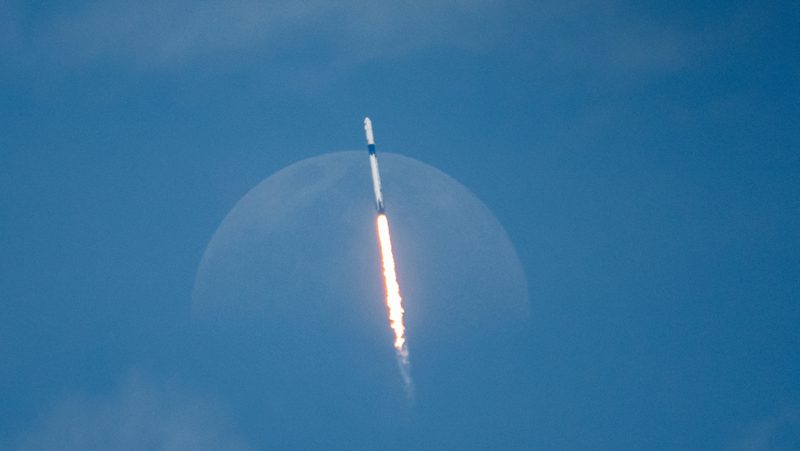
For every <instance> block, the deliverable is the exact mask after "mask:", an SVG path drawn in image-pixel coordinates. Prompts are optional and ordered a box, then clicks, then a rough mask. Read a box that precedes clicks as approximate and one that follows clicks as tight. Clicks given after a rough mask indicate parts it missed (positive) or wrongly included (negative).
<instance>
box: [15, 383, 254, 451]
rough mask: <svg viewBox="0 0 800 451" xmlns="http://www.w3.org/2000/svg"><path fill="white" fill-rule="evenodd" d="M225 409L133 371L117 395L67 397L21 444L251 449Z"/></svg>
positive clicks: (26, 446) (41, 446)
mask: <svg viewBox="0 0 800 451" xmlns="http://www.w3.org/2000/svg"><path fill="white" fill-rule="evenodd" d="M219 412H220V408H219V406H216V405H213V404H212V403H210V402H209V401H207V400H205V399H203V398H200V397H196V396H191V395H188V394H186V393H184V392H182V391H181V390H180V388H179V387H175V386H170V385H159V384H154V383H151V382H148V381H147V380H145V379H144V378H142V377H141V376H139V375H133V376H131V377H129V378H128V379H127V380H126V381H125V382H124V383H123V384H122V385H121V386H120V388H119V389H118V390H117V391H116V392H115V393H113V394H111V395H107V396H96V395H89V394H72V395H68V396H65V397H64V398H63V399H61V400H59V401H58V402H56V403H55V404H54V405H53V406H52V408H51V409H50V410H49V411H48V412H47V413H45V414H44V415H43V416H42V417H41V418H40V419H39V420H38V421H37V422H36V424H34V425H33V427H32V428H31V429H30V430H29V431H28V432H27V433H25V434H24V435H23V436H22V437H20V438H19V440H18V441H17V443H16V449H20V450H23V449H25V450H28V449H164V450H173V449H174V450H216V449H231V450H246V449H249V447H248V446H247V444H246V443H245V442H244V440H243V439H242V438H241V437H240V436H239V435H238V433H237V432H236V430H235V428H234V427H233V424H232V422H231V421H230V420H229V419H228V418H226V417H225V416H223V415H221V414H220V413H219Z"/></svg>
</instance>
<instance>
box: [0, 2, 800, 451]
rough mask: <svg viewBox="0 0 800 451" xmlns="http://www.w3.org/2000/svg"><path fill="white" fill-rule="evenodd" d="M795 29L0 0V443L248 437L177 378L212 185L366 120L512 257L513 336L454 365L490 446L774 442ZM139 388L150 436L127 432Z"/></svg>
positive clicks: (706, 7)
mask: <svg viewBox="0 0 800 451" xmlns="http://www.w3.org/2000/svg"><path fill="white" fill-rule="evenodd" d="M798 23H800V8H799V7H798V6H797V4H796V3H794V2H767V3H764V2H737V1H733V2H617V1H614V2H606V3H603V4H596V3H593V2H583V1H575V2H541V3H537V4H532V3H530V2H516V1H499V2H498V1H493V2H488V1H481V0H464V1H453V2H431V3H430V4H420V5H401V4H388V3H383V2H379V3H375V4H371V5H362V4H360V3H359V2H348V1H345V2H338V3H337V4H336V5H335V6H334V5H329V4H327V3H325V2H315V1H310V2H304V3H303V4H302V5H298V4H296V3H295V2H281V1H276V2H255V1H245V0H241V1H233V2H219V1H211V0H207V1H200V2H187V1H180V0H179V1H166V2H155V1H144V2H122V1H113V0H112V1H108V2H103V3H100V2H62V1H52V2H47V1H28V2H16V1H8V2H3V3H2V4H0V94H2V98H3V101H2V103H0V124H2V125H0V174H1V175H0V190H1V191H2V193H3V195H2V196H0V231H1V233H0V248H2V249H3V251H4V252H3V253H2V256H1V257H0V300H1V301H2V310H0V312H2V313H0V356H2V358H3V362H4V364H3V365H2V369H0V387H2V390H1V391H0V406H2V407H0V446H3V445H7V446H9V447H12V448H13V447H16V446H21V447H25V446H26V444H27V445H29V446H37V444H45V445H40V446H45V447H46V446H47V445H46V444H47V443H53V442H58V441H59V439H60V438H61V437H62V435H63V434H68V433H72V432H70V431H75V430H86V429H93V430H95V429H97V427H92V426H89V425H94V426H96V425H97V423H98V422H102V420H103V419H107V418H119V420H117V422H127V424H131V423H132V424H140V426H139V430H142V431H146V433H142V434H134V436H137V437H138V436H147V437H149V440H153V443H161V444H162V445H163V444H165V443H182V442H175V441H170V440H173V439H172V438H170V437H174V436H175V435H174V434H172V432H174V433H175V434H177V436H179V437H184V436H186V435H192V434H197V433H198V431H199V430H203V431H206V432H207V433H208V434H209V435H208V436H207V437H206V436H203V437H205V438H203V439H202V440H199V441H198V442H197V446H198V447H200V448H203V447H206V448H214V447H216V444H217V443H220V440H222V441H223V442H224V441H226V440H229V437H234V438H233V439H230V440H232V442H236V443H241V444H244V445H247V446H250V447H253V448H263V447H265V446H266V445H267V444H268V440H267V439H265V438H264V437H262V436H258V435H257V434H256V435H254V434H253V433H252V431H253V430H257V429H258V425H259V415H258V412H257V410H254V409H253V408H252V406H242V405H240V404H237V403H238V402H239V401H238V400H237V399H226V397H225V395H224V393H219V392H217V391H215V390H214V387H213V384H205V385H204V383H200V382H196V381H195V379H196V378H195V375H194V374H193V372H192V369H193V368H194V367H192V358H189V357H186V356H187V355H192V349H193V348H192V347H193V346H196V345H197V343H196V342H195V341H193V338H192V337H193V336H194V335H193V334H194V333H195V332H194V330H193V326H192V323H191V321H190V311H191V291H192V286H193V283H194V278H195V273H196V271H197V268H198V265H199V263H200V260H201V258H202V255H203V251H204V249H205V247H206V245H207V244H208V241H209V239H210V238H211V236H212V234H213V233H214V231H215V230H216V228H217V226H218V225H219V224H220V222H221V221H222V220H223V218H224V217H225V215H226V214H227V213H228V211H229V210H230V209H231V208H232V207H233V205H234V204H235V203H236V201H237V200H238V199H239V198H241V197H242V196H243V195H244V194H245V193H246V192H247V191H248V190H250V189H251V188H252V187H254V186H255V185H257V184H258V183H259V182H260V181H261V180H263V179H264V178H265V177H267V176H269V175H270V174H273V173H275V172H276V171H278V170H280V169H282V168H284V167H285V166H287V165H289V164H291V163H294V162H296V161H299V160H302V159H304V158H308V157H312V156H317V155H320V154H323V153H326V152H332V151H337V150H345V149H361V148H362V147H363V136H362V129H361V120H362V118H363V117H364V116H365V115H369V116H370V117H372V118H373V120H374V121H375V127H376V138H377V140H378V142H379V146H381V147H380V148H381V149H384V150H389V151H392V152H396V153H401V154H404V155H407V156H409V157H412V158H415V159H418V160H420V161H423V162H425V163H427V164H430V165H432V166H434V167H436V168H438V169H440V170H442V171H444V172H445V173H447V174H449V175H451V176H452V177H454V178H455V179H457V180H458V181H459V182H461V183H462V184H463V185H465V186H466V187H468V188H469V189H470V190H472V191H473V192H474V193H475V194H476V195H477V196H478V197H479V198H480V199H481V200H482V201H483V202H484V203H485V204H486V205H487V206H488V207H489V208H490V209H491V210H492V211H493V212H494V214H495V215H496V217H497V219H498V220H499V221H500V223H501V224H502V225H503V226H504V227H505V229H506V231H507V232H508V235H509V237H510V239H511V241H512V242H513V243H514V245H515V247H516V251H517V254H518V255H519V258H520V260H521V263H522V266H523V268H524V270H525V273H526V276H527V282H528V286H529V291H530V310H531V316H530V319H529V322H528V325H527V329H526V331H525V333H524V334H523V335H524V336H523V337H521V338H519V339H517V340H516V341H514V342H513V343H512V344H509V345H508V346H507V347H504V348H503V349H495V348H491V347H490V346H488V345H487V346H486V347H485V348H484V349H481V353H484V354H486V355H493V354H498V355H500V354H501V355H504V356H506V358H508V359H511V360H514V361H515V362H516V363H517V364H518V368H519V373H516V375H515V376H514V378H513V381H506V382H507V383H508V384H509V386H512V387H513V388H514V390H515V393H516V394H517V395H518V396H517V397H516V398H515V399H516V402H515V403H514V407H513V409H511V410H513V411H516V412H522V413H523V417H524V419H525V422H526V423H525V424H524V425H523V426H520V427H518V428H516V429H514V430H515V431H516V432H515V433H516V434H518V436H516V437H512V438H513V439H515V441H514V442H513V443H516V444H518V445H519V446H520V447H526V448H538V449H587V448H588V449H781V448H787V447H789V448H791V447H798V446H800V420H798V417H800V384H799V383H798V382H797V381H798V380H800V351H799V349H800V346H798V345H799V344H800V328H798V327H797V324H800V299H799V298H798V292H800V286H799V285H800V284H799V282H798V280H800V277H799V276H800V271H798V270H799V269H800V259H798V245H800V233H798V230H800V223H799V221H798V219H799V218H800V200H798V199H800V189H799V188H800V186H799V185H798V181H797V174H798V173H800V159H798V153H797V151H798V145H799V144H800V137H799V134H798V130H800V123H798V122H799V118H800V115H799V114H798V113H800V112H799V111H798V108H799V106H800V105H799V103H800V87H799V86H798V83H799V82H798V80H800V64H798V63H799V61H798V59H799V58H800V56H799V55H800V33H798V31H797V24H798ZM500 383H501V384H502V383H505V382H503V380H501V381H500ZM473 395H474V393H473ZM140 399H149V400H150V401H147V402H150V404H147V402H145V403H144V404H145V405H155V406H158V407H153V408H148V409H147V411H149V412H160V413H159V415H161V416H163V417H164V418H166V420H165V422H167V423H170V421H169V419H175V418H178V419H179V420H180V421H179V420H175V421H172V423H170V424H177V426H175V427H173V428H172V429H169V431H171V432H170V433H165V432H164V430H163V429H162V428H159V427H157V426H154V425H153V424H152V423H149V422H142V423H137V422H136V421H135V420H132V419H130V418H131V417H128V416H126V415H134V414H135V412H137V409H136V408H134V407H131V406H137V405H141V403H140V404H137V402H138V401H137V400H140ZM476 403H477V404H476V405H477V406H480V403H479V402H478V401H476ZM196 405H201V406H209V407H207V408H205V409H199V412H197V413H196V414H195V415H185V414H182V413H181V412H186V411H190V410H193V409H191V408H188V407H187V406H196ZM484 407H486V408H487V409H489V408H492V409H498V408H499V409H501V410H502V409H503V407H498V406H495V405H492V404H491V403H487V404H486V405H485V406H484ZM509 409H510V408H509ZM514 409H516V410H514ZM131 412H133V413H131ZM506 412H507V414H508V411H506ZM425 415H427V416H426V418H428V419H430V418H435V415H436V412H435V409H434V410H429V411H426V412H425ZM464 415H466V414H464ZM145 416H146V415H145ZM134 417H135V418H139V417H138V416H136V415H134ZM501 417H502V415H501ZM69 418H82V419H83V422H78V421H76V422H74V423H71V422H70V421H67V419H69ZM481 418H483V416H482V417H481ZM467 420H469V418H466V417H465V422H464V423H463V424H471V423H470V422H469V421H467ZM475 421H478V420H477V419H476V420H475ZM111 423H114V422H113V421H112V422H111ZM459 424H461V423H459ZM208 425H212V426H211V427H209V426H208ZM488 428H489V430H492V429H491V427H488ZM112 429H113V428H112ZM65 431H66V432H65ZM521 431H522V432H521ZM450 432H451V433H452V434H454V435H457V433H458V430H453V431H450ZM59 434H61V435H59ZM109 434H111V435H114V434H113V433H111V432H109ZM425 434H429V435H430V436H432V437H433V436H436V437H438V438H441V437H442V436H446V435H442V434H444V433H442V434H439V435H437V434H436V433H434V432H431V431H422V432H420V437H421V438H419V440H421V442H420V443H424V437H426V435H425ZM101 435H102V434H101ZM84 438H85V439H86V440H88V442H85V443H89V445H86V446H91V443H98V442H92V440H101V439H102V440H106V441H105V442H102V443H128V442H126V441H125V440H127V439H128V437H127V436H114V437H112V438H102V437H101V438H96V437H95V438H92V437H88V438H86V437H84ZM114 440H117V441H116V442H114ZM454 440H455V439H454ZM507 443H512V442H507ZM120 446H123V445H120ZM173 446H179V445H173Z"/></svg>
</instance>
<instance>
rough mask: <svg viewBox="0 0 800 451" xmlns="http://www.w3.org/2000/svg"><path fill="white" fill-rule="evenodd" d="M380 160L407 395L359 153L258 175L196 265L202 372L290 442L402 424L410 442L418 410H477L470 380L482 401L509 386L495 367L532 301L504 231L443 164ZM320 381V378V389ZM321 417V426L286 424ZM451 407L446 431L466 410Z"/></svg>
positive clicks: (507, 359)
mask: <svg viewBox="0 0 800 451" xmlns="http://www.w3.org/2000/svg"><path fill="white" fill-rule="evenodd" d="M379 160H380V165H381V176H382V181H383V184H384V186H383V191H384V199H385V202H386V212H387V216H388V218H389V222H390V226H391V231H392V241H393V246H394V252H395V258H396V262H397V274H398V280H399V283H400V288H401V294H402V296H403V303H404V307H405V312H406V313H405V319H406V332H407V338H408V344H409V348H410V354H411V372H412V376H413V377H414V380H415V383H416V386H417V394H416V396H415V398H416V400H415V401H414V403H415V405H414V406H409V405H408V401H407V400H406V399H404V395H403V387H402V382H401V380H400V375H399V373H398V371H397V367H396V363H395V360H394V350H393V348H392V340H393V338H392V337H393V336H392V332H391V330H390V329H389V324H388V319H387V311H386V305H385V299H384V289H383V286H382V283H383V278H382V274H381V267H380V257H379V255H380V254H379V250H378V244H377V237H376V225H375V205H374V199H373V193H372V185H371V179H370V172H369V163H368V159H367V154H366V152H337V153H331V154H326V155H322V156H319V157H314V158H310V159H307V160H303V161H300V162H298V163H296V164H293V165H291V166H288V167H286V168H285V169H283V170H281V171H279V172H277V173H276V174H274V175H272V176H270V177H268V178H267V179H265V180H264V181H263V182H261V183H260V184H259V185H258V186H256V187H255V188H253V189H252V190H251V191H250V192H249V193H247V194H246V195H245V196H244V197H243V198H242V199H241V200H240V201H239V202H238V203H237V204H236V205H235V206H234V208H233V209H232V210H231V211H230V213H229V214H228V215H227V217H226V218H225V219H224V220H223V221H222V224H221V225H220V226H219V228H218V229H217V231H216V232H215V233H214V235H213V237H212V239H211V241H210V243H209V245H208V247H207V249H206V251H205V254H204V256H203V259H202V262H201V264H200V267H199V270H198V273H197V279H196V282H195V287H194V293H193V318H194V321H196V323H197V324H199V325H200V326H201V327H200V330H203V331H204V333H202V334H200V335H199V336H198V340H201V341H204V342H205V343H206V344H205V346H204V349H206V350H207V352H206V353H205V354H204V355H202V356H198V357H199V359H200V360H201V361H202V362H204V363H202V364H201V367H202V369H201V371H203V372H205V373H206V374H207V375H208V378H209V379H208V380H209V384H213V385H214V386H215V387H216V388H218V389H220V390H222V391H226V392H227V393H228V395H233V396H234V397H237V396H238V398H237V399H239V400H240V402H241V403H242V404H243V406H247V407H246V408H244V407H240V409H243V408H244V409H245V411H251V412H252V413H253V414H257V415H261V416H263V417H264V421H265V425H266V426H267V427H265V430H264V431H261V432H262V433H263V434H267V435H269V434H270V433H274V432H275V430H274V429H271V428H270V427H269V425H272V426H273V427H278V426H277V425H281V426H280V428H281V430H282V431H283V432H282V434H281V435H280V437H283V438H286V439H287V440H289V441H288V442H287V443H286V444H287V445H294V444H298V445H299V444H305V445H314V444H322V443H327V444H332V443H339V444H342V445H352V446H356V445H357V443H355V442H347V441H346V442H337V437H338V439H343V437H345V436H346V437H362V438H365V437H369V436H370V435H371V434H372V433H375V434H377V433H378V432H371V431H373V430H375V431H378V430H381V428H385V427H390V426H389V425H395V426H397V425H398V424H405V426H404V428H405V429H407V431H406V432H407V434H406V433H403V437H402V439H404V440H411V439H410V438H409V437H411V436H413V433H412V432H410V429H413V428H414V427H423V426H420V425H417V426H413V424H417V422H418V421H422V420H421V418H425V417H426V414H425V412H426V411H428V412H429V413H430V414H431V415H433V414H434V412H435V411H436V409H440V410H441V409H443V408H444V406H445V405H447V407H446V408H444V412H445V413H446V412H449V411H450V410H452V409H458V410H459V411H460V410H462V409H472V408H477V409H479V408H481V406H480V405H469V403H470V402H473V403H474V401H475V399H473V401H469V400H470V399H472V398H475V396H478V395H476V393H478V392H481V393H482V394H481V395H480V396H484V397H487V399H484V400H483V402H487V401H488V402H489V404H488V405H489V406H496V405H497V404H502V403H503V402H505V401H507V399H506V398H512V397H513V396H514V394H513V393H507V392H506V390H505V388H503V389H498V385H496V384H497V382H499V383H500V384H501V385H500V386H499V387H505V386H506V385H509V384H505V385H503V384H504V381H503V378H504V377H506V376H504V374H506V372H507V371H508V370H509V368H512V367H513V364H512V362H511V361H513V359H514V358H513V355H512V354H513V353H512V352H511V351H508V352H506V351H505V348H507V347H508V346H509V345H508V343H509V340H512V341H513V338H509V337H512V336H513V334H514V333H516V331H518V330H519V329H520V328H521V327H522V326H523V325H524V324H525V321H526V318H527V316H528V314H529V313H528V288H527V284H526V280H525V276H524V273H523V270H522V267H521V265H520V262H519V259H518V257H517V255H516V253H515V251H514V248H513V245H512V244H511V242H510V240H509V238H508V236H507V234H506V233H505V231H504V230H503V228H502V226H501V225H500V224H499V222H498V221H497V220H496V219H495V217H494V216H493V215H492V213H491V212H490V211H489V209H488V208H487V207H486V206H485V205H484V204H483V203H481V202H480V201H479V200H478V199H477V198H476V197H475V196H474V195H473V194H472V193H471V192H470V191H469V190H468V189H467V188H465V187H464V186H463V185H461V184H459V183H458V182H457V181H455V180H454V179H453V178H451V177H449V176H447V175H446V174H444V173H443V172H441V171H439V170H437V169H435V168H433V167H431V166H429V165H426V164H424V163H421V162H419V161H417V160H414V159H411V158H407V157H404V156H400V155H396V154H390V153H380V154H379ZM498 346H499V347H501V348H500V349H499V350H498V348H497V347H498ZM512 347H513V346H512ZM233 350H235V352H233ZM242 355H246V356H247V358H242V357H241V356H242ZM484 366H490V367H491V368H492V369H491V370H488V371H487V368H485V367H484ZM492 378H499V380H496V381H493V382H492V381H490V380H487V379H492ZM321 380H322V381H327V383H326V384H325V385H324V386H326V387H328V389H327V390H322V391H320V389H319V388H318V387H319V386H320V384H319V381H321ZM443 384H444V386H446V387H448V389H447V390H444V391H442V390H441V389H440V387H442V386H443ZM512 385H513V384H512ZM304 387H306V388H304ZM307 387H315V388H313V389H307ZM434 387H436V388H435V389H434ZM480 396H479V397H480ZM465 403H467V404H465ZM479 404H480V403H479ZM434 406H439V407H436V408H434ZM248 409H249V410H248ZM426 409H427V410H426ZM345 411H346V412H347V415H345V417H348V418H353V416H354V415H355V418H361V421H360V422H357V423H358V426H354V425H353V424H349V425H340V424H337V417H338V416H339V415H338V414H337V412H338V413H342V412H345ZM489 413H490V412H484V413H482V414H477V415H478V416H479V417H480V416H481V415H487V414H489ZM317 415H322V416H324V418H325V420H324V421H326V422H327V423H326V424H329V425H330V428H325V430H318V431H308V430H304V429H303V428H301V427H300V426H298V425H297V424H295V421H297V422H300V423H305V422H306V420H305V419H303V418H306V419H307V417H308V416H317ZM449 415H450V416H449V420H447V421H449V422H450V423H453V422H455V423H454V424H450V423H447V422H445V423H447V424H450V428H451V429H453V428H456V429H458V428H460V427H461V426H457V424H460V423H459V421H462V420H463V421H466V420H467V419H469V418H466V417H464V414H463V412H462V413H461V414H456V412H455V411H453V412H451V413H450V414H449ZM495 415H496V413H495ZM414 418H416V420H415V419H414ZM459 418H461V420H459ZM437 421H439V422H440V423H441V422H442V421H444V420H442V419H440V420H437ZM425 424H426V426H424V427H435V425H436V424H437V422H436V421H433V420H432V419H431V418H429V420H428V421H426V422H425ZM447 424H440V426H441V427H446V426H447ZM509 424H513V421H512V422H511V423H509ZM462 426H463V425H462ZM464 427H466V426H464ZM295 428H299V429H295ZM354 428H355V429H354ZM376 428H377V429H376ZM404 428H400V429H398V430H403V429H404ZM271 430H272V432H270V431H271ZM348 431H349V432H348ZM490 432H491V428H490V429H487V430H486V433H487V434H488V433H490ZM397 433H398V434H400V432H397ZM459 433H463V434H467V435H469V434H477V433H478V432H477V431H460V432H459ZM338 434H345V435H344V436H339V435H338ZM428 435H430V434H428ZM291 437H294V439H292V438H291ZM273 438H274V437H273ZM398 439H400V438H398ZM292 440H295V441H292ZM298 440H299V441H298ZM303 440H305V441H303ZM265 441H266V442H270V440H269V438H268V437H267V438H265ZM364 443H371V442H370V441H369V440H366V441H365V442H364ZM408 444H410V443H408Z"/></svg>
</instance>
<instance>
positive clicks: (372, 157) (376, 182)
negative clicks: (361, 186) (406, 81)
mask: <svg viewBox="0 0 800 451" xmlns="http://www.w3.org/2000/svg"><path fill="white" fill-rule="evenodd" d="M364 133H365V134H366V136H367V149H368V150H369V168H370V170H371V172H372V189H373V190H374V191H375V208H377V209H378V213H383V212H384V207H383V193H382V192H381V172H380V169H379V168H378V155H376V154H375V137H374V136H373V134H372V121H371V120H369V118H368V117H365V118H364Z"/></svg>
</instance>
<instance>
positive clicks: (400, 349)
mask: <svg viewBox="0 0 800 451" xmlns="http://www.w3.org/2000/svg"><path fill="white" fill-rule="evenodd" d="M378 241H379V242H380V246H381V262H382V264H383V278H384V281H385V283H386V306H387V307H388V308H389V325H390V326H391V328H392V330H393V331H394V349H395V353H396V354H397V363H398V365H399V366H400V374H401V375H402V377H403V383H404V384H405V389H406V394H407V395H408V396H409V397H411V396H413V392H414V383H413V381H412V380H411V363H410V361H409V355H408V344H407V343H406V326H405V325H404V324H403V313H404V310H403V298H402V297H400V284H399V283H397V273H396V271H395V265H394V254H393V253H392V238H391V236H390V235H389V220H388V219H387V218H386V215H385V214H379V215H378Z"/></svg>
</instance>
